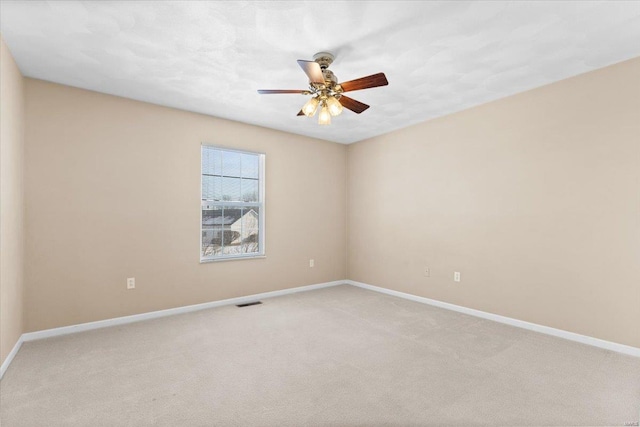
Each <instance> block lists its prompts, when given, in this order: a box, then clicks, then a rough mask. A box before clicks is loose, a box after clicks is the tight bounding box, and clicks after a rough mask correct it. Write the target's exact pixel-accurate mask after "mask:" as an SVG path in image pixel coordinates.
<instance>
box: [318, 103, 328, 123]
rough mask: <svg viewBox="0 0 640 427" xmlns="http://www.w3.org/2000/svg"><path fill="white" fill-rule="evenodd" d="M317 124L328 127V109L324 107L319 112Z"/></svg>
mask: <svg viewBox="0 0 640 427" xmlns="http://www.w3.org/2000/svg"><path fill="white" fill-rule="evenodd" d="M318 124H321V125H330V124H331V113H329V108H328V107H327V106H326V105H325V106H323V107H322V109H321V110H320V114H319V115H318Z"/></svg>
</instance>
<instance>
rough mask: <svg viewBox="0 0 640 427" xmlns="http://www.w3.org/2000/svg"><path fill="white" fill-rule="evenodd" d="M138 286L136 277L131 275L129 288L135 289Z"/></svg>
mask: <svg viewBox="0 0 640 427" xmlns="http://www.w3.org/2000/svg"><path fill="white" fill-rule="evenodd" d="M135 288H136V278H135V277H129V278H128V279H127V289H135Z"/></svg>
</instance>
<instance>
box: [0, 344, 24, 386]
mask: <svg viewBox="0 0 640 427" xmlns="http://www.w3.org/2000/svg"><path fill="white" fill-rule="evenodd" d="M23 342H24V340H23V339H22V335H20V338H18V341H17V342H16V345H14V346H13V348H12V349H11V351H10V352H9V354H7V358H6V359H4V362H2V366H0V380H1V379H2V377H3V376H4V373H5V372H6V370H7V368H8V367H9V365H10V364H11V362H12V361H13V358H14V357H16V354H18V350H20V347H21V346H22V343H23Z"/></svg>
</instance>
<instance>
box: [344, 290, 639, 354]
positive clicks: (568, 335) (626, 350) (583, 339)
mask: <svg viewBox="0 0 640 427" xmlns="http://www.w3.org/2000/svg"><path fill="white" fill-rule="evenodd" d="M345 282H346V283H348V284H349V285H353V286H357V287H359V288H363V289H369V290H371V291H376V292H380V293H383V294H387V295H393V296H395V297H400V298H404V299H408V300H411V301H416V302H420V303H423V304H429V305H432V306H435V307H440V308H444V309H447V310H452V311H457V312H459V313H464V314H469V315H471V316H476V317H481V318H483V319H488V320H493V321H494V322H500V323H504V324H507V325H511V326H516V327H518V328H523V329H528V330H530V331H535V332H540V333H542V334H547V335H553V336H555V337H559V338H564V339H567V340H570V341H576V342H579V343H582V344H587V345H590V346H594V347H600V348H604V349H606V350H611V351H615V352H617V353H623V354H627V355H630V356H635V357H640V348H637V347H631V346H629V345H625V344H618V343H615V342H611V341H605V340H601V339H599V338H593V337H589V336H587V335H580V334H576V333H574V332H569V331H564V330H562V329H556V328H551V327H549V326H543V325H538V324H536V323H530V322H525V321H524V320H518V319H513V318H511V317H506V316H500V315H498V314H493V313H487V312H486V311H480V310H475V309H473V308H467V307H462V306H460V305H455V304H450V303H448V302H442V301H437V300H433V299H429V298H425V297H419V296H417V295H412V294H407V293H404V292H399V291H394V290H391V289H386V288H381V287H378V286H373V285H368V284H366V283H361V282H356V281H353V280H345Z"/></svg>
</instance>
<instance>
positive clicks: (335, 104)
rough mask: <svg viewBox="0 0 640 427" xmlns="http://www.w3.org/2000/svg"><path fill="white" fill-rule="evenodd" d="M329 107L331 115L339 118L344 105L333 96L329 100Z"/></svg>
mask: <svg viewBox="0 0 640 427" xmlns="http://www.w3.org/2000/svg"><path fill="white" fill-rule="evenodd" d="M327 107H329V113H330V114H331V115H332V116H337V115H339V114H340V113H342V104H340V101H338V100H337V99H335V98H334V97H333V96H330V97H329V98H328V99H327Z"/></svg>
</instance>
